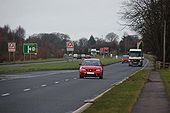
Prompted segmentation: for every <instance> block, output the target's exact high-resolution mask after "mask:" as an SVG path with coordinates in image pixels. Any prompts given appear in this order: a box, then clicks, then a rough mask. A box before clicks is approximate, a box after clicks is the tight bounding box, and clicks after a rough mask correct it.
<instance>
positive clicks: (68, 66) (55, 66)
mask: <svg viewBox="0 0 170 113" xmlns="http://www.w3.org/2000/svg"><path fill="white" fill-rule="evenodd" d="M101 61H102V63H103V64H104V65H109V64H113V63H117V62H119V60H118V59H113V58H104V59H101ZM79 64H80V61H73V62H62V63H61V62H60V63H49V64H48V63H47V64H30V65H25V66H12V67H0V74H10V73H21V72H31V71H47V70H78V69H79Z"/></svg>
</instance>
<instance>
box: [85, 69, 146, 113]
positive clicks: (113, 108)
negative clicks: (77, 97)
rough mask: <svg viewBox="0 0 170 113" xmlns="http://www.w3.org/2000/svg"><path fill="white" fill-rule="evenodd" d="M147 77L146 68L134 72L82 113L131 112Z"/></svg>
mask: <svg viewBox="0 0 170 113" xmlns="http://www.w3.org/2000/svg"><path fill="white" fill-rule="evenodd" d="M148 77H149V71H147V70H142V71H140V72H138V73H136V74H135V75H134V76H132V77H130V78H129V79H128V80H126V81H124V82H123V83H122V84H120V85H117V86H115V87H113V88H112V89H111V90H110V91H109V92H107V93H105V94H104V95H103V96H102V97H101V98H99V99H97V100H96V101H95V102H94V104H92V105H91V106H90V107H89V108H88V109H86V110H85V111H84V112H83V113H131V111H132V109H133V107H134V105H135V103H136V102H137V100H138V98H139V96H140V94H141V92H142V90H143V87H144V85H145V83H146V82H147V80H148Z"/></svg>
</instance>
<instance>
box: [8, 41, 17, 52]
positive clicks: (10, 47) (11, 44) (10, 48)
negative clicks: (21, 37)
mask: <svg viewBox="0 0 170 113" xmlns="http://www.w3.org/2000/svg"><path fill="white" fill-rule="evenodd" d="M15 51H16V43H15V42H9V43H8V52H15Z"/></svg>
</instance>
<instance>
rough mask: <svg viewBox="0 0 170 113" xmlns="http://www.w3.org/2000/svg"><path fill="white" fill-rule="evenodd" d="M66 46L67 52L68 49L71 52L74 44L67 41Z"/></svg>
mask: <svg viewBox="0 0 170 113" xmlns="http://www.w3.org/2000/svg"><path fill="white" fill-rule="evenodd" d="M66 47H67V51H68V52H69V51H71V52H73V51H74V44H73V42H72V41H68V42H67V43H66Z"/></svg>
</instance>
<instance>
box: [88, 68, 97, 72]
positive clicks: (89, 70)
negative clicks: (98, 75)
mask: <svg viewBox="0 0 170 113" xmlns="http://www.w3.org/2000/svg"><path fill="white" fill-rule="evenodd" d="M86 71H87V72H94V71H96V69H86Z"/></svg>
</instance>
